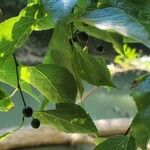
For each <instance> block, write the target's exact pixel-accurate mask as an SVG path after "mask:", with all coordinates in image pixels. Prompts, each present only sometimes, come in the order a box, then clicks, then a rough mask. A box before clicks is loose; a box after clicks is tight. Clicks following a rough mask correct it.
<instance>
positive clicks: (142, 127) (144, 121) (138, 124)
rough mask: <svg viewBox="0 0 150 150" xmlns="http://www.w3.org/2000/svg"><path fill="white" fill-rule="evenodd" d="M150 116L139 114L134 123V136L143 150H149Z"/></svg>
mask: <svg viewBox="0 0 150 150" xmlns="http://www.w3.org/2000/svg"><path fill="white" fill-rule="evenodd" d="M149 120H150V115H149V116H147V117H144V116H143V115H142V114H140V113H138V114H137V115H136V117H135V118H134V120H133V121H132V133H131V134H132V135H133V136H134V138H135V140H136V143H137V145H138V146H139V147H140V148H142V150H147V144H148V141H149V139H150V130H149V126H150V121H149Z"/></svg>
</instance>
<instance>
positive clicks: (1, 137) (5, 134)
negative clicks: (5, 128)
mask: <svg viewBox="0 0 150 150" xmlns="http://www.w3.org/2000/svg"><path fill="white" fill-rule="evenodd" d="M10 134H12V132H6V133H4V134H3V135H0V142H1V141H3V140H4V139H6V138H7V137H8V136H9V135H10Z"/></svg>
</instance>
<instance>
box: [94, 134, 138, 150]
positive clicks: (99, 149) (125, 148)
mask: <svg viewBox="0 0 150 150" xmlns="http://www.w3.org/2000/svg"><path fill="white" fill-rule="evenodd" d="M94 150H136V144H135V139H134V138H133V137H128V136H123V135H122V136H114V137H111V138H108V139H107V140H105V141H104V142H102V143H100V144H99V145H98V146H96V148H95V149H94Z"/></svg>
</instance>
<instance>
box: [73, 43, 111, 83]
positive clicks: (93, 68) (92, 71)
mask: <svg viewBox="0 0 150 150" xmlns="http://www.w3.org/2000/svg"><path fill="white" fill-rule="evenodd" d="M74 67H75V69H76V71H77V73H78V75H79V76H80V77H81V78H82V79H83V80H85V81H87V82H88V83H90V84H93V85H97V86H100V85H108V86H114V85H113V83H112V81H111V76H110V72H109V70H108V68H107V65H106V64H105V62H104V60H103V59H102V58H101V57H99V58H94V57H92V56H90V55H88V54H87V52H85V51H83V50H82V49H81V48H80V47H79V45H77V44H76V50H75V51H74Z"/></svg>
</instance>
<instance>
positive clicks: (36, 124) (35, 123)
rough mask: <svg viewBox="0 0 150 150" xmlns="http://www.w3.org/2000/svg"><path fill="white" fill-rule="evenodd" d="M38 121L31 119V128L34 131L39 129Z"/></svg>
mask: <svg viewBox="0 0 150 150" xmlns="http://www.w3.org/2000/svg"><path fill="white" fill-rule="evenodd" d="M40 124H41V123H40V120H39V119H36V118H35V119H33V120H32V122H31V126H32V127H33V128H35V129H37V128H39V127H40Z"/></svg>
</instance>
